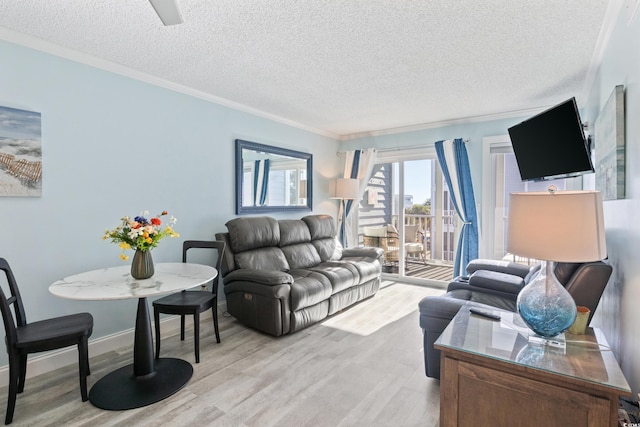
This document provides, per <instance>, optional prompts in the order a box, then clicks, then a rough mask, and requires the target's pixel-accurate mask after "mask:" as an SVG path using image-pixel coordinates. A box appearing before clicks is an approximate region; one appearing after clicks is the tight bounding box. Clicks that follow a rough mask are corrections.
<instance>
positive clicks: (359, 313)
mask: <svg viewBox="0 0 640 427" xmlns="http://www.w3.org/2000/svg"><path fill="white" fill-rule="evenodd" d="M442 292H443V291H441V290H437V289H432V288H428V287H422V286H416V285H408V284H401V283H394V282H389V281H385V282H384V283H383V287H382V288H381V289H380V291H379V292H378V293H377V294H376V296H375V297H373V298H370V299H368V300H366V301H363V302H361V303H359V304H357V305H356V306H354V307H351V308H350V309H348V310H345V311H344V312H342V313H339V314H337V315H335V316H333V317H331V318H329V319H327V320H326V321H324V322H322V323H320V324H316V325H314V326H311V327H309V328H306V329H304V330H302V331H299V332H297V333H295V334H292V335H289V336H284V337H279V338H274V337H271V336H267V335H264V334H261V333H258V332H256V331H253V330H250V329H248V328H245V327H244V326H242V325H241V324H240V323H238V322H237V321H236V320H235V319H233V318H231V317H222V316H221V317H220V320H221V321H220V335H221V339H222V343H221V344H217V343H216V342H215V336H214V333H213V325H212V322H211V319H207V321H206V322H203V324H202V327H201V343H200V360H201V362H200V363H199V364H195V363H194V355H193V341H192V339H193V330H192V327H191V325H190V322H187V325H188V331H187V339H186V340H185V341H184V342H180V339H179V336H178V335H165V336H163V339H162V350H161V356H162V357H179V358H183V359H186V360H188V361H190V362H191V363H193V364H194V365H193V366H194V374H193V377H192V379H191V381H190V382H189V383H188V384H187V385H186V386H185V387H184V388H183V389H182V390H180V391H179V392H178V393H176V394H175V395H173V396H172V397H170V398H168V399H166V400H163V401H162V402H159V403H156V404H154V405H150V406H147V407H144V408H139V409H134V410H128V411H104V410H101V409H98V408H95V407H94V406H92V405H91V403H89V402H84V403H83V402H82V401H81V400H80V391H79V387H78V379H77V367H76V366H75V365H74V366H70V367H66V368H62V369H58V370H56V371H54V372H50V373H47V374H44V375H40V376H37V377H35V378H30V379H27V382H26V386H25V391H24V393H22V394H21V395H18V400H17V404H16V412H15V416H14V422H13V424H12V425H15V426H92V427H95V426H184V425H196V426H256V427H257V426H260V427H262V426H296V427H297V426H314V427H316V426H421V427H424V426H427V427H431V426H434V427H435V426H437V425H438V423H439V382H438V381H436V380H433V379H431V378H427V377H426V376H425V374H424V361H423V353H422V332H421V330H420V327H419V324H418V302H419V301H420V300H421V299H422V297H424V296H426V295H437V294H441V293H442ZM132 322H133V319H132ZM131 357H132V355H131V348H123V349H121V350H120V351H114V352H111V353H108V354H104V355H100V356H97V357H92V358H91V370H92V375H91V376H90V377H89V387H91V386H92V385H93V384H94V383H95V382H96V381H97V380H98V379H100V378H101V377H102V376H103V375H104V374H106V373H107V372H109V371H111V370H113V369H114V368H116V367H119V366H122V365H125V364H127V363H130V362H131ZM6 396H7V390H6V387H4V388H0V402H2V404H0V414H1V416H2V419H4V411H5V409H6Z"/></svg>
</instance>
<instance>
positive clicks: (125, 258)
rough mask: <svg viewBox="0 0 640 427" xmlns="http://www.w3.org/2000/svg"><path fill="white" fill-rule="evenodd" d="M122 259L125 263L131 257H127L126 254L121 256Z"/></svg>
mask: <svg viewBox="0 0 640 427" xmlns="http://www.w3.org/2000/svg"><path fill="white" fill-rule="evenodd" d="M120 259H121V260H123V261H126V260H128V259H129V257H128V256H127V255H125V254H120Z"/></svg>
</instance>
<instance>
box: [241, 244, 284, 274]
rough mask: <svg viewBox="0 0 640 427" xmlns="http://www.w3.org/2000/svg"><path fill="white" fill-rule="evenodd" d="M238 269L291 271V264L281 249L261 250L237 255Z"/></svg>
mask: <svg viewBox="0 0 640 427" xmlns="http://www.w3.org/2000/svg"><path fill="white" fill-rule="evenodd" d="M235 263H236V266H237V267H238V268H250V269H254V270H279V271H287V270H289V264H288V263H287V259H286V258H285V256H284V254H283V253H282V250H281V249H280V248H260V249H254V250H252V251H245V252H240V253H238V254H236V256H235Z"/></svg>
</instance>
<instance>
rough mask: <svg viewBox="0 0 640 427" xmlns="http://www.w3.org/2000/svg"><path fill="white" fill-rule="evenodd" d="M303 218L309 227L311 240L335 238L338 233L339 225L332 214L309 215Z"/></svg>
mask: <svg viewBox="0 0 640 427" xmlns="http://www.w3.org/2000/svg"><path fill="white" fill-rule="evenodd" d="M302 220H303V221H304V222H305V223H306V224H307V227H309V232H310V233H311V240H318V239H326V238H334V237H336V235H337V234H338V225H337V224H336V221H335V219H333V217H332V216H330V215H308V216H305V217H304V218H302Z"/></svg>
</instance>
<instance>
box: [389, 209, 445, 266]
mask: <svg viewBox="0 0 640 427" xmlns="http://www.w3.org/2000/svg"><path fill="white" fill-rule="evenodd" d="M391 221H392V224H393V226H394V227H396V229H399V228H400V227H399V226H398V215H393V216H392V218H391ZM453 221H454V213H453V212H446V213H445V214H443V215H442V223H441V226H440V227H437V222H436V216H435V215H426V214H408V213H406V214H404V223H405V225H417V226H418V239H421V240H422V241H421V243H422V244H424V246H425V250H426V254H425V256H426V258H427V259H428V260H432V261H446V262H453V258H454V256H455V255H454V254H455V250H454V245H455V239H454V233H455V232H454V228H455V227H454V222H453ZM405 239H407V241H413V236H405ZM409 239H411V240H409Z"/></svg>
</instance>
